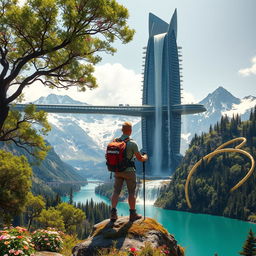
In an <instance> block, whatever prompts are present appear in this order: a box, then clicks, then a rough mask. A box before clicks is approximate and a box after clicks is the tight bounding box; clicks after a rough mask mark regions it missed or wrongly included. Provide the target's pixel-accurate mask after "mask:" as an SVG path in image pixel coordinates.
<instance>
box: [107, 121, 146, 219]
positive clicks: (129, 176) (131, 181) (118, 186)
mask: <svg viewBox="0 0 256 256" xmlns="http://www.w3.org/2000/svg"><path fill="white" fill-rule="evenodd" d="M122 132H123V134H122V136H121V137H120V140H122V141H125V142H126V158H127V159H128V166H129V167H127V168H126V169H125V170H124V171H121V172H115V183H114V193H113V195H112V198H111V202H112V210H111V217H110V219H111V221H116V220H117V218H118V216H117V210H116V206H117V203H118V198H119V194H120V192H121V190H122V186H123V182H124V180H125V181H126V184H127V189H128V194H129V196H128V203H129V206H130V221H135V220H137V219H140V218H141V217H142V216H141V215H140V214H137V213H136V208H135V205H136V196H135V189H136V174H135V164H134V161H133V159H134V156H135V157H136V158H137V159H138V160H139V161H141V162H144V161H147V160H148V156H147V155H146V154H144V155H142V154H141V153H140V152H139V149H138V145H137V143H136V142H135V141H134V140H132V139H130V136H131V134H132V124H131V123H130V122H125V123H123V125H122Z"/></svg>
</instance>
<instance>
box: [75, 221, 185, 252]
mask: <svg viewBox="0 0 256 256" xmlns="http://www.w3.org/2000/svg"><path fill="white" fill-rule="evenodd" d="M146 242H150V243H151V244H152V247H153V248H156V247H160V246H167V247H168V250H169V251H170V252H171V253H172V255H173V256H183V254H184V253H183V249H182V247H180V246H179V245H177V241H176V240H175V239H174V237H173V236H172V235H171V234H169V233H168V231H167V230H166V229H165V228H164V227H163V226H162V225H161V224H159V223H158V222H157V221H155V220H154V219H151V218H146V219H145V220H144V219H140V220H137V221H135V222H130V221H129V217H119V218H118V220H117V221H115V222H111V221H110V220H109V219H107V220H104V221H102V222H100V223H98V224H96V225H95V226H94V227H93V230H92V233H91V234H90V236H89V237H88V238H87V239H86V240H85V241H83V242H82V243H79V244H77V245H76V246H75V247H74V248H73V250H72V256H96V255H98V250H99V249H102V248H111V247H113V245H114V246H115V247H116V248H117V249H119V250H125V249H127V248H133V247H134V248H136V249H140V248H142V247H144V246H145V243H146Z"/></svg>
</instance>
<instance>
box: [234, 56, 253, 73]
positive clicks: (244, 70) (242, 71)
mask: <svg viewBox="0 0 256 256" xmlns="http://www.w3.org/2000/svg"><path fill="white" fill-rule="evenodd" d="M251 62H252V66H251V67H249V68H244V69H240V70H239V71H238V73H239V74H240V75H242V76H250V75H256V56H254V57H253V58H252V60H251Z"/></svg>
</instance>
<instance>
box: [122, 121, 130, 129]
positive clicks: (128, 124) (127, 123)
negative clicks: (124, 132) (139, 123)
mask: <svg viewBox="0 0 256 256" xmlns="http://www.w3.org/2000/svg"><path fill="white" fill-rule="evenodd" d="M126 127H127V128H128V127H129V128H131V127H132V123H131V122H124V123H123V125H122V128H126Z"/></svg>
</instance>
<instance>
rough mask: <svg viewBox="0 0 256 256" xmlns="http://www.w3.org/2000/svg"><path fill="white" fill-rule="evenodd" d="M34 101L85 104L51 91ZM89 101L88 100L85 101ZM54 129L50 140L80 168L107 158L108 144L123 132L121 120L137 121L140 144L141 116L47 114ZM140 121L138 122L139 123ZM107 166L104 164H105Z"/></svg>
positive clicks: (101, 161) (93, 165)
mask: <svg viewBox="0 0 256 256" xmlns="http://www.w3.org/2000/svg"><path fill="white" fill-rule="evenodd" d="M34 103H35V104H70V105H71V104H86V103H82V102H79V101H75V100H73V99H72V98H70V97H69V96H60V95H55V94H50V95H48V96H47V97H41V98H39V99H38V100H37V101H35V102H34ZM86 105H87V104H86ZM48 120H49V122H50V124H51V126H52V130H51V132H50V133H49V135H48V136H47V138H46V139H47V140H48V141H49V143H50V144H51V145H52V146H53V147H54V149H55V151H56V152H57V154H58V155H59V156H60V158H61V159H62V160H64V161H65V162H67V163H69V164H71V165H72V166H74V167H76V168H77V169H82V170H88V169H92V168H95V166H97V165H99V164H100V165H102V163H103V162H105V148H106V145H107V143H108V142H110V141H111V140H112V139H113V138H115V137H118V136H120V135H121V131H120V129H121V124H122V123H123V122H125V121H130V122H132V123H133V124H134V134H133V135H134V136H133V138H134V139H135V140H138V141H137V142H138V144H141V138H140V134H141V133H140V127H138V124H137V123H138V122H139V121H140V118H138V117H125V116H112V115H102V114H55V113H50V114H48ZM136 124H137V125H136ZM102 166H104V168H105V164H104V165H102Z"/></svg>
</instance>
